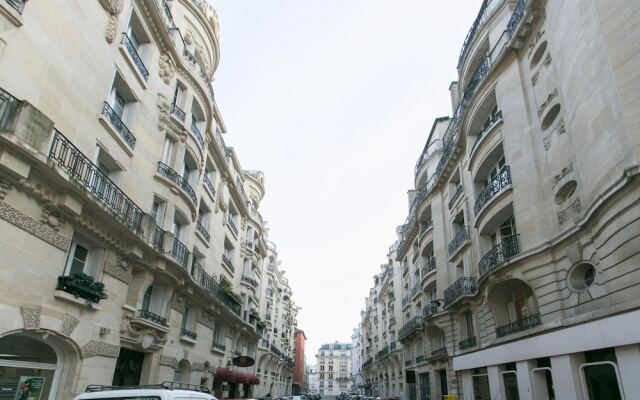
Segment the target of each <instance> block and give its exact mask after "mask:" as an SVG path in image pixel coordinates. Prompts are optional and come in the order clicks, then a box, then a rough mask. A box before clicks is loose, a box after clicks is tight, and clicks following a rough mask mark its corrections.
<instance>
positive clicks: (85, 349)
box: [80, 340, 120, 358]
mask: <svg viewBox="0 0 640 400" xmlns="http://www.w3.org/2000/svg"><path fill="white" fill-rule="evenodd" d="M80 353H81V354H82V358H89V357H98V356H102V357H110V358H117V357H118V354H120V346H118V345H117V344H111V343H106V342H99V341H97V340H91V341H89V342H87V343H85V344H84V345H83V346H82V347H81V348H80Z"/></svg>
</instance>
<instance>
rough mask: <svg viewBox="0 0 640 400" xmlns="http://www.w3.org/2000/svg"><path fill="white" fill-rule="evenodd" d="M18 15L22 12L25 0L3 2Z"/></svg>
mask: <svg viewBox="0 0 640 400" xmlns="http://www.w3.org/2000/svg"><path fill="white" fill-rule="evenodd" d="M5 1H6V2H7V4H9V5H10V6H11V7H12V8H13V9H14V10H16V11H17V12H18V14H22V11H24V5H25V4H27V0H5Z"/></svg>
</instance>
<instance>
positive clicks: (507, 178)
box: [473, 165, 511, 215]
mask: <svg viewBox="0 0 640 400" xmlns="http://www.w3.org/2000/svg"><path fill="white" fill-rule="evenodd" d="M509 185H511V169H510V168H509V166H508V165H505V166H504V167H502V169H501V170H500V172H498V175H496V176H494V177H493V179H491V182H489V184H488V185H487V186H485V188H484V189H482V191H481V192H480V194H479V195H478V198H477V199H476V203H475V205H474V206H473V212H474V213H475V215H478V213H479V212H480V210H482V208H483V207H484V206H485V205H486V204H487V203H488V202H489V200H491V199H492V198H493V197H494V196H495V195H496V194H498V193H500V192H501V191H502V189H504V188H506V187H507V186H509Z"/></svg>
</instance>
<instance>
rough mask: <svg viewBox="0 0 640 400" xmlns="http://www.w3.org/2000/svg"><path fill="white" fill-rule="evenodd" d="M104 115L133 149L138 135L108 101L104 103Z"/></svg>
mask: <svg viewBox="0 0 640 400" xmlns="http://www.w3.org/2000/svg"><path fill="white" fill-rule="evenodd" d="M102 115H104V117H105V118H106V119H107V120H109V123H110V124H111V125H112V126H113V127H114V128H115V129H116V131H118V134H119V135H120V136H121V137H122V139H124V141H125V142H126V143H127V145H128V146H129V147H131V150H133V149H134V148H135V147H136V137H135V136H133V133H131V131H130V130H129V128H127V125H126V124H125V123H124V122H123V121H122V120H121V119H120V117H119V116H118V114H116V112H115V111H114V110H113V108H111V105H109V103H107V102H106V101H105V102H104V103H103V105H102Z"/></svg>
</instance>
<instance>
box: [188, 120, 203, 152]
mask: <svg viewBox="0 0 640 400" xmlns="http://www.w3.org/2000/svg"><path fill="white" fill-rule="evenodd" d="M191 133H192V134H193V137H194V138H195V139H196V142H198V144H199V145H200V146H201V147H203V148H204V138H203V137H202V133H200V129H198V126H197V125H196V121H191Z"/></svg>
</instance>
